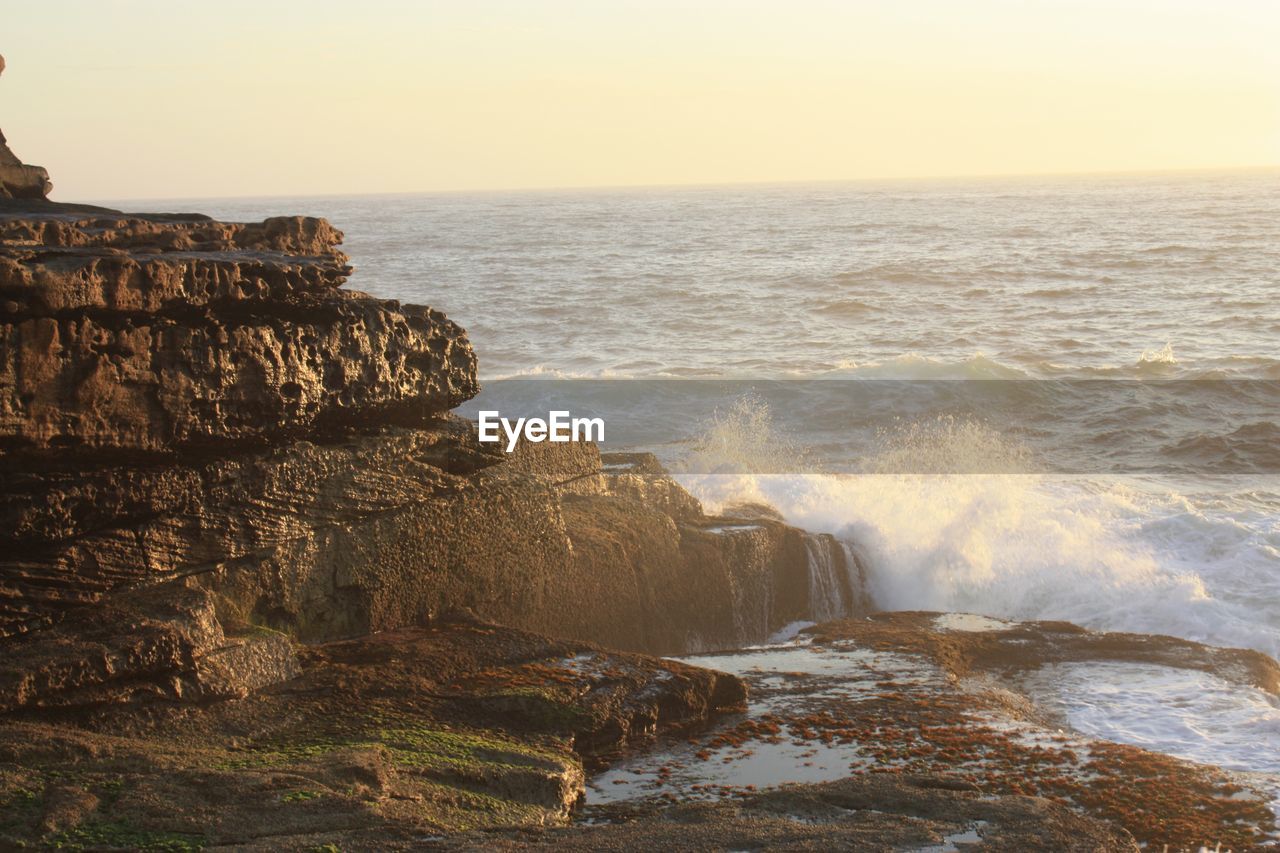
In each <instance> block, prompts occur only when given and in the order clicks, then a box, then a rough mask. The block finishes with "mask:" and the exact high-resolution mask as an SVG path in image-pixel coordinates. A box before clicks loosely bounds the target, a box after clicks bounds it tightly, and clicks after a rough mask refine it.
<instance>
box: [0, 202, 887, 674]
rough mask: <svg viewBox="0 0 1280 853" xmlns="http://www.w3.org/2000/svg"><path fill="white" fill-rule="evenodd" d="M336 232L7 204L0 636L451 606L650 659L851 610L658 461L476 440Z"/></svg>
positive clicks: (834, 590)
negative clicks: (140, 606)
mask: <svg viewBox="0 0 1280 853" xmlns="http://www.w3.org/2000/svg"><path fill="white" fill-rule="evenodd" d="M340 239H341V233H340V232H338V231H337V230H335V229H334V228H332V227H331V226H330V225H329V224H328V223H326V222H324V221H323V220H318V219H309V218H305V217H288V218H277V219H269V220H267V221H265V222H262V223H257V224H246V223H224V222H217V221H214V220H211V219H208V218H207V217H203V216H198V215H180V214H155V215H144V214H123V213H119V212H116V211H109V210H105V209H99V208H81V207H72V206H64V205H54V204H50V203H44V204H42V205H40V204H27V205H25V207H21V208H19V207H14V206H10V207H8V208H3V209H0V462H2V463H3V464H2V465H0V544H2V545H3V546H4V554H3V556H0V637H2V636H5V635H8V636H13V635H17V634H22V633H25V632H29V631H32V630H38V629H43V628H47V627H49V626H52V625H56V624H58V623H59V621H60V620H62V619H63V618H65V617H68V615H74V614H75V613H76V612H77V611H78V609H80V608H90V612H93V610H92V609H93V608H99V610H100V611H101V612H103V613H105V612H108V609H109V608H112V607H118V606H126V607H128V606H132V605H129V604H127V603H126V604H122V603H120V602H118V601H117V600H116V599H117V598H118V597H119V596H122V595H123V596H125V597H127V594H130V593H129V591H130V590H139V589H145V588H148V587H152V586H156V585H172V584H174V583H175V582H177V581H180V580H181V581H182V582H183V583H184V584H185V585H186V586H190V587H198V588H199V589H202V590H205V591H206V592H207V593H209V595H210V601H212V603H213V607H214V608H215V611H216V616H217V618H218V619H219V620H220V621H221V622H222V623H224V624H226V625H234V626H257V627H261V628H267V629H270V630H274V631H279V632H282V633H284V634H286V635H287V636H289V637H292V638H295V639H300V640H303V641H308V642H316V641H325V640H332V639H336V638H342V637H354V636H360V635H363V634H367V633H369V632H373V631H381V630H389V629H396V628H400V627H404V626H408V625H418V624H425V623H428V622H430V621H431V620H433V619H435V618H437V617H439V616H440V614H443V613H448V612H450V611H452V610H455V609H458V608H467V609H470V610H472V611H474V612H475V613H477V614H479V615H480V616H482V617H484V618H487V619H493V620H495V621H499V622H502V623H504V624H510V625H513V626H518V627H523V628H527V629H530V630H537V631H542V632H545V633H548V634H553V635H559V636H568V637H577V638H590V639H593V640H595V641H599V642H605V643H609V644H611V645H613V646H614V647H616V648H622V649H630V650H636V651H649V652H661V653H671V652H680V651H687V650H691V649H709V648H722V647H728V646H735V645H740V644H742V643H747V642H758V641H761V640H764V639H765V638H767V637H768V636H769V635H770V633H771V632H773V631H776V630H777V629H778V628H780V627H782V626H783V625H785V624H787V623H788V622H791V621H794V620H798V619H804V618H807V617H808V616H810V615H812V614H814V613H820V614H821V615H823V616H831V615H842V614H845V613H850V612H857V611H859V610H860V609H862V608H863V606H864V602H862V600H861V598H860V596H859V587H860V580H859V577H858V572H859V570H860V569H859V567H858V566H856V565H855V562H856V558H854V557H853V556H852V555H851V554H850V553H849V552H847V551H846V550H845V549H843V548H841V547H840V546H838V545H837V544H836V543H835V541H834V540H832V539H830V537H811V536H808V535H807V534H804V533H803V532H801V531H798V530H795V529H794V528H790V527H788V526H787V525H785V524H783V523H781V522H780V521H778V520H776V519H770V518H751V519H745V520H725V519H719V520H718V519H712V518H707V517H704V516H703V513H702V510H701V508H700V506H699V505H698V503H697V501H696V500H694V499H693V498H692V497H691V496H690V495H689V494H688V493H687V492H685V491H684V490H683V489H682V488H680V487H679V486H678V485H677V484H676V483H675V482H674V481H673V480H671V479H670V478H669V477H667V476H666V474H665V472H664V471H663V470H662V469H661V466H659V465H658V464H657V462H656V460H654V459H653V458H652V457H651V456H646V455H635V454H631V455H618V456H614V457H610V458H608V459H605V460H601V458H600V455H599V452H598V450H597V449H596V448H595V447H594V446H593V445H583V444H570V445H563V444H561V445H551V444H541V445H539V444H526V445H523V446H522V447H520V448H519V449H518V451H517V452H516V453H514V454H505V453H502V452H501V451H500V450H499V449H497V448H495V447H493V446H491V445H490V446H486V445H481V444H479V443H478V442H477V441H476V439H475V435H474V427H473V426H472V425H471V424H470V423H469V422H466V421H462V420H460V419H456V418H453V417H451V416H449V415H448V410H449V409H450V408H451V407H452V406H454V405H456V404H457V403H459V402H460V401H462V400H463V399H466V398H467V397H469V396H471V395H472V394H474V393H475V392H476V390H477V387H478V386H477V383H476V361H475V355H474V353H473V352H472V350H471V347H470V344H469V343H468V342H467V338H466V335H465V333H464V332H463V331H462V330H461V329H460V328H459V327H458V326H456V325H455V324H454V323H453V322H451V321H450V320H448V319H447V318H445V317H444V316H443V315H441V314H439V313H438V312H435V311H432V310H431V309H429V308H422V307H416V306H404V305H399V304H398V303H395V302H390V301H384V300H377V299H374V298H372V297H368V296H365V295H363V294H359V293H355V292H349V291H346V290H343V289H341V285H342V283H343V282H344V281H345V279H346V276H347V275H348V273H349V272H350V268H349V267H348V266H347V262H346V261H347V259H346V257H345V256H344V255H343V254H342V253H341V252H340V251H339V250H338V248H337V246H338V242H339V240H340ZM815 572H816V574H815ZM815 578H818V579H819V580H820V581H821V582H820V583H815V582H814V579H815ZM166 588H168V587H166ZM818 599H821V602H818ZM121 601H123V599H121ZM819 603H820V604H821V606H820V607H819V606H818V604H819ZM76 618H80V617H76ZM144 669H145V667H144ZM170 692H172V691H170ZM193 695H194V694H193Z"/></svg>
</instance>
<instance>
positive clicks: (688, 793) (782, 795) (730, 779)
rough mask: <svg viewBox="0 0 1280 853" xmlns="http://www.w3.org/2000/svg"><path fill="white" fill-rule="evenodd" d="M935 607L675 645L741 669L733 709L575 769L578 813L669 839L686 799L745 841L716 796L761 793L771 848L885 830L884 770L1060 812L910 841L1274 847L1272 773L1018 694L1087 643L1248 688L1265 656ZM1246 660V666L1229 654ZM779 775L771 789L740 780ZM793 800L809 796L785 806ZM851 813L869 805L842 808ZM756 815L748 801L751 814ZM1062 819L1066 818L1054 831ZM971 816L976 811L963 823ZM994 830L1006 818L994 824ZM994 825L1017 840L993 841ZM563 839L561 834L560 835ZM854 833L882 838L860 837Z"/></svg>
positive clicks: (996, 837) (1078, 654)
mask: <svg viewBox="0 0 1280 853" xmlns="http://www.w3.org/2000/svg"><path fill="white" fill-rule="evenodd" d="M953 617H954V615H947V616H944V615H942V614H933V613H882V614H873V615H871V616H869V617H866V618H862V619H856V620H842V621H837V622H832V623H827V624H824V625H820V626H817V627H816V628H813V629H811V630H810V631H809V632H807V633H806V634H805V635H803V636H802V638H801V639H800V640H799V641H798V642H797V643H795V644H793V645H791V646H788V647H780V646H769V647H766V648H758V649H742V650H738V651H733V652H722V653H716V654H710V655H703V656H699V657H696V658H693V659H690V662H691V663H697V664H699V665H702V666H709V667H713V668H716V669H721V670H724V671H727V672H730V673H734V674H737V675H739V676H740V677H741V678H743V680H744V681H746V682H747V684H748V689H749V699H748V705H747V708H746V711H745V713H743V714H742V715H738V716H734V717H728V718H725V719H723V720H721V721H719V722H718V723H716V724H715V725H713V726H711V727H708V728H707V729H705V730H702V731H700V732H697V733H695V734H693V735H692V736H690V737H685V738H681V739H662V740H660V741H659V742H658V743H657V744H656V745H655V747H654V748H653V749H652V750H650V751H648V752H645V753H632V754H629V755H627V756H625V757H624V758H622V759H621V760H619V761H617V762H615V763H614V764H612V765H611V766H610V767H609V768H607V769H606V770H604V771H603V772H601V773H599V774H597V775H595V776H593V777H592V778H591V779H590V780H589V791H590V795H589V802H592V801H594V802H595V803H597V804H600V805H596V806H594V807H589V808H588V812H587V814H588V815H590V816H591V817H593V818H596V819H598V820H602V821H626V820H634V821H636V823H637V824H638V826H635V827H628V828H624V829H620V830H619V831H618V832H617V837H619V838H629V839H630V840H631V841H632V842H635V843H648V842H646V841H645V840H644V839H646V838H650V839H652V840H653V842H655V843H664V841H665V839H668V838H669V837H670V836H667V835H666V834H665V833H664V830H665V828H666V826H665V822H666V821H670V820H677V821H678V820H681V819H682V818H681V817H680V815H682V814H693V813H695V812H682V811H681V807H674V808H673V806H672V804H674V803H677V802H688V801H698V802H705V803H707V804H709V805H707V806H706V807H703V808H701V811H698V812H696V813H698V814H703V815H707V816H710V818H709V819H711V820H713V821H716V822H718V824H719V825H720V826H721V827H722V829H721V831H726V832H729V833H730V834H729V835H728V836H727V837H728V838H730V839H733V840H734V843H733V846H734V847H738V846H742V847H744V848H749V847H751V846H752V844H751V843H750V841H749V839H748V838H747V837H744V836H741V835H734V834H733V832H734V830H733V829H732V828H731V824H732V816H733V815H735V814H738V813H739V806H737V805H730V804H737V803H740V802H743V801H745V802H749V803H760V802H762V801H765V802H779V803H784V804H785V805H784V806H782V808H781V811H782V812H783V813H784V815H785V818H786V819H785V820H784V821H782V822H780V823H779V824H777V825H776V826H772V827H770V828H769V832H770V833H772V832H774V831H777V832H778V833H780V834H779V835H777V836H771V835H764V836H761V839H762V841H764V842H767V840H768V839H769V838H771V837H776V838H778V839H779V841H778V842H777V843H779V844H781V845H782V846H784V847H786V846H788V845H793V846H795V847H800V848H804V847H805V846H806V845H812V846H820V845H822V841H821V840H820V839H822V838H823V837H824V836H823V834H822V833H823V832H826V831H827V830H830V833H831V834H830V835H829V836H828V837H829V838H831V839H833V841H832V842H830V843H828V844H826V845H825V846H832V844H835V845H836V846H839V841H838V839H840V838H845V837H848V836H845V835H843V834H842V833H844V832H846V831H850V832H852V831H857V830H858V827H859V826H863V827H867V828H868V832H871V833H890V832H891V831H892V830H891V826H890V825H886V824H883V823H878V821H880V820H881V819H882V817H881V816H882V815H890V816H892V815H900V816H901V815H903V814H904V812H905V814H906V815H912V816H919V813H918V812H916V811H914V809H915V806H908V805H907V804H908V803H910V802H911V797H910V796H909V795H908V794H907V793H904V791H903V789H902V788H901V787H900V786H899V785H898V783H897V782H894V781H886V780H895V779H897V780H910V781H909V784H910V785H912V786H915V785H918V784H922V785H924V786H926V787H929V788H933V789H945V790H948V791H954V792H959V793H960V795H961V796H960V801H962V802H963V801H965V800H969V799H973V800H980V801H983V802H992V801H995V800H1003V801H1005V802H1007V803H1009V804H1017V807H1018V808H1023V809H1027V811H1026V812H1025V814H1028V815H1029V814H1036V813H1038V814H1039V815H1040V816H1041V817H1044V818H1048V817H1050V816H1052V815H1056V816H1057V817H1053V818H1052V821H1051V823H1052V822H1057V821H1060V820H1064V819H1065V820H1066V821H1067V822H1066V823H1058V828H1057V829H1052V828H1046V827H1045V826H1044V825H1043V824H1040V828H1039V829H1037V830H1036V831H1037V832H1044V833H1045V834H1044V835H1043V841H1042V842H1041V843H1035V842H1032V841H1030V840H1028V837H1026V836H1021V835H1020V833H1021V832H1022V831H1023V830H1024V829H1026V826H1025V825H1023V826H1020V825H1019V824H1020V820H1019V819H1012V813H1009V812H1006V813H1005V815H1004V816H1003V817H1001V818H991V817H983V818H979V817H978V816H977V815H975V814H973V813H968V814H967V816H966V820H967V821H968V822H969V826H968V829H965V828H964V827H956V826H955V825H951V826H948V827H945V828H944V827H932V828H930V827H923V829H925V830H928V829H933V830H935V831H936V832H937V833H938V836H941V838H939V837H938V836H933V840H930V841H923V840H912V841H910V842H907V841H904V842H902V846H908V847H911V848H918V847H924V846H927V845H938V846H945V843H950V844H951V845H953V846H955V847H957V848H959V849H964V848H963V846H962V845H961V843H960V840H961V837H963V838H964V839H965V840H966V841H967V842H968V843H973V844H975V845H979V848H978V849H981V846H988V847H991V848H994V849H1059V848H1060V847H1061V848H1062V849H1073V848H1071V847H1070V845H1069V843H1068V842H1067V841H1065V840H1064V839H1066V838H1068V837H1069V835H1070V833H1071V832H1073V831H1078V832H1081V833H1083V836H1082V837H1084V838H1088V839H1090V841H1088V842H1086V843H1085V849H1132V842H1131V841H1130V840H1129V839H1130V838H1132V839H1136V841H1137V842H1138V843H1139V844H1140V845H1141V846H1143V847H1144V848H1145V849H1163V848H1164V846H1165V845H1168V847H1169V849H1196V848H1197V847H1198V846H1200V845H1201V844H1204V843H1205V840H1207V839H1212V841H1213V843H1214V844H1217V843H1218V842H1221V845H1222V847H1223V849H1226V848H1231V849H1236V850H1255V849H1271V847H1272V846H1274V842H1275V839H1276V822H1275V815H1274V813H1273V811H1272V807H1271V802H1272V801H1273V800H1274V798H1275V780H1274V778H1268V777H1267V776H1266V775H1259V774H1245V773H1235V772H1229V771H1226V770H1223V769H1220V768H1217V767H1213V766H1210V765H1205V764H1198V763H1193V762H1190V761H1185V760H1181V759H1179V758H1175V757H1173V756H1170V755H1167V754H1163V753H1159V752H1154V751H1148V750H1147V749H1143V748H1141V747H1139V746H1133V745H1127V744H1121V743H1112V742H1108V741H1104V740H1099V739H1095V738H1092V737H1089V736H1087V735H1085V734H1080V733H1076V732H1072V731H1070V730H1068V729H1066V728H1065V723H1064V722H1063V721H1062V720H1060V719H1058V718H1056V716H1055V715H1054V714H1053V713H1052V712H1051V709H1049V708H1046V707H1040V706H1039V705H1037V703H1036V697H1037V695H1038V694H1036V693H1034V692H1029V693H1026V694H1024V693H1022V692H1021V689H1022V686H1023V683H1024V682H1023V678H1022V676H1023V675H1024V674H1025V673H1026V672H1027V671H1028V670H1029V669H1035V668H1037V667H1038V666H1041V665H1044V664H1046V663H1048V664H1053V663H1055V662H1057V661H1059V660H1061V659H1062V658H1063V657H1065V658H1066V659H1068V660H1073V661H1076V660H1091V659H1092V658H1091V657H1090V655H1091V651H1090V650H1091V649H1092V650H1093V653H1096V654H1097V656H1098V659H1101V660H1104V661H1114V660H1132V661H1139V662H1143V663H1144V665H1145V664H1146V663H1148V662H1158V663H1159V665H1160V666H1178V665H1179V663H1182V664H1185V666H1186V667H1187V668H1191V669H1201V668H1203V667H1206V666H1209V667H1210V668H1211V671H1213V672H1214V673H1215V674H1217V675H1219V676H1221V677H1222V678H1225V679H1227V684H1225V685H1224V687H1223V689H1225V690H1227V691H1235V690H1239V689H1241V688H1244V687H1246V686H1248V687H1249V688H1250V689H1253V688H1254V687H1263V689H1265V686H1264V685H1265V684H1266V683H1267V678H1266V677H1263V678H1259V677H1258V676H1259V675H1263V676H1265V673H1266V672H1268V671H1273V670H1275V669H1276V668H1277V667H1276V664H1275V663H1274V662H1270V663H1269V664H1261V663H1260V661H1258V660H1256V659H1255V658H1254V656H1253V655H1251V654H1249V653H1244V652H1237V651H1236V650H1229V649H1212V648H1209V647H1206V646H1199V645H1198V644H1194V643H1186V642H1184V641H1180V640H1174V639H1172V638H1158V637H1156V638H1149V641H1148V642H1144V643H1136V642H1131V640H1132V639H1133V638H1131V637H1126V636H1125V635H1111V634H1093V633H1090V632H1087V631H1084V630H1082V629H1080V628H1077V627H1075V626H1070V625H1066V624H1064V623H1026V624H1023V625H1019V624H1017V623H1004V622H999V621H997V620H989V619H982V618H981V617H977V618H970V619H959V618H953ZM1002 645H1003V647H1004V648H1003V650H1000V649H999V647H1000V646H1002ZM1161 646H1166V648H1165V649H1164V650H1161V649H1160V647H1161ZM1257 658H1258V659H1262V660H1265V658H1262V656H1257ZM1249 660H1255V662H1258V663H1259V666H1243V667H1242V666H1240V665H1239V664H1240V663H1241V662H1242V661H1244V662H1248V661H1249ZM848 777H852V778H851V779H848ZM846 779H847V781H841V780H846ZM824 782H825V783H828V784H823V785H819V789H820V790H823V791H829V790H841V791H843V792H845V793H844V794H842V797H844V798H845V799H844V800H843V805H842V808H844V809H845V810H846V812H845V813H841V812H838V811H835V810H833V809H831V808H829V806H830V805H831V803H832V800H831V799H830V798H828V797H827V796H826V795H825V794H824V795H821V796H819V797H818V798H817V799H816V800H815V799H813V798H810V797H809V796H808V793H807V792H808V791H811V790H813V789H811V788H810V787H808V786H811V785H813V784H815V783H824ZM779 785H781V786H783V787H781V788H779V789H778V790H777V791H776V792H775V793H770V794H759V793H758V789H762V788H765V787H772V786H779ZM855 792H856V793H855ZM775 796H776V799H775ZM1028 801H1030V802H1028ZM804 802H809V803H810V804H811V806H812V807H811V808H806V807H802V806H801V804H802V803H804ZM823 803H825V804H826V805H823ZM864 810H865V811H869V812H870V811H873V810H874V813H873V814H870V815H864V814H848V813H847V812H848V811H857V812H862V811H864ZM757 814H758V808H755V809H753V818H752V819H754V815H757ZM1072 815H1074V817H1073V816H1072ZM932 816H933V817H939V816H941V813H940V812H934V813H933V815H932ZM1077 818H1079V819H1080V820H1081V821H1082V822H1081V823H1080V824H1078V825H1076V826H1077V828H1076V829H1071V828H1070V827H1071V826H1072V825H1073V824H1072V821H1074V820H1075V819H1077ZM1011 819H1012V825H1010V820H1011ZM979 820H981V821H983V822H984V824H983V825H981V826H977V825H976V824H977V821H979ZM797 824H798V825H797ZM828 824H836V826H828ZM839 824H845V826H843V827H842V826H840V825H839ZM1089 827H1092V828H1091V829H1090V828H1089ZM921 829H922V827H920V826H917V827H916V828H915V829H914V830H913V831H920V830H921ZM1006 829H1009V830H1012V831H1011V833H1010V834H1009V835H1007V836H1003V835H1002V833H1003V832H1004V831H1005V830H1006ZM583 832H584V836H583V838H584V839H585V838H589V841H584V842H583V843H584V844H585V845H589V844H591V843H598V844H601V845H605V846H606V848H607V845H608V844H610V843H612V842H610V841H609V838H610V837H612V836H611V834H610V833H609V832H607V831H603V830H602V834H600V835H596V834H595V830H594V829H592V830H584V831H583ZM587 833H590V834H589V835H588V834H587ZM809 833H813V834H809ZM1099 833H1101V834H1099ZM708 837H710V836H708ZM886 837H892V836H891V835H890V836H886ZM1002 837H1004V838H1009V839H1015V838H1017V839H1019V840H1018V841H1010V842H1009V843H1008V846H1006V842H1005V841H1002V840H1001V838H1002ZM1108 838H1109V839H1110V840H1107V839H1108ZM873 839H874V840H873ZM738 842H741V844H740V845H739V843H738ZM549 843H556V842H555V841H554V840H550V841H549ZM567 843H568V844H569V845H572V844H573V843H575V841H574V839H573V837H569V838H568V840H567ZM863 843H864V844H866V845H869V846H873V847H877V848H880V847H888V848H893V847H894V846H895V843H893V842H881V840H880V839H879V838H875V837H874V835H869V836H868V837H867V838H866V839H865V840H864V842H863ZM854 846H859V845H854Z"/></svg>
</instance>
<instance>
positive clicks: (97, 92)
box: [0, 0, 1280, 201]
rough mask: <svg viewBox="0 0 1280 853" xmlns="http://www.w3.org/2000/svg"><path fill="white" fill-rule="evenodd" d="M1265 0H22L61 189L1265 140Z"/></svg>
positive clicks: (992, 168)
mask: <svg viewBox="0 0 1280 853" xmlns="http://www.w3.org/2000/svg"><path fill="white" fill-rule="evenodd" d="M1276 45H1280V2H1277V0H964V2H957V0H880V1H878V2H869V1H864V0H777V2H753V0H732V2H728V0H726V1H725V2H721V0H682V2H676V1H675V0H637V2H632V0H460V2H435V1H434V0H416V1H415V2H392V0H360V2H351V0H345V1H344V2H328V0H310V2H305V3H304V2H282V0H255V2H244V1H243V0H220V2H217V3H186V2H173V0H166V2H141V0H139V2H130V1H129V0H83V1H82V2H81V1H80V0H43V2H38V3H14V4H12V5H11V6H10V7H9V8H6V10H5V13H4V17H3V21H2V22H0V54H3V55H4V56H5V58H6V61H7V63H8V69H7V70H6V71H5V73H4V75H3V77H0V127H3V128H4V131H5V134H6V135H7V136H8V138H9V142H10V146H11V147H12V148H13V150H14V152H15V153H16V154H17V155H18V156H19V157H21V158H23V159H24V160H25V161H26V162H29V163H35V164H38V165H42V166H45V167H46V168H48V169H49V171H50V173H51V175H52V177H53V182H54V186H55V189H54V195H53V197H54V198H55V199H58V200H63V201H68V200H93V199H133V198H139V199H141V198H184V197H185V198H196V197H222V196H270V195H321V194H345V193H382V192H419V191H453V190H493V189H522V188H538V187H595V186H632V185H671V184H716V183H738V182H756V181H761V182H775V181H825V180H857V179H889V178H914V177H929V176H968V175H1020V174H1044V173H1072V172H1111V171H1162V170H1172V169H1213V168H1246V167H1259V166H1275V165H1278V164H1280V49H1277V48H1276Z"/></svg>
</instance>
